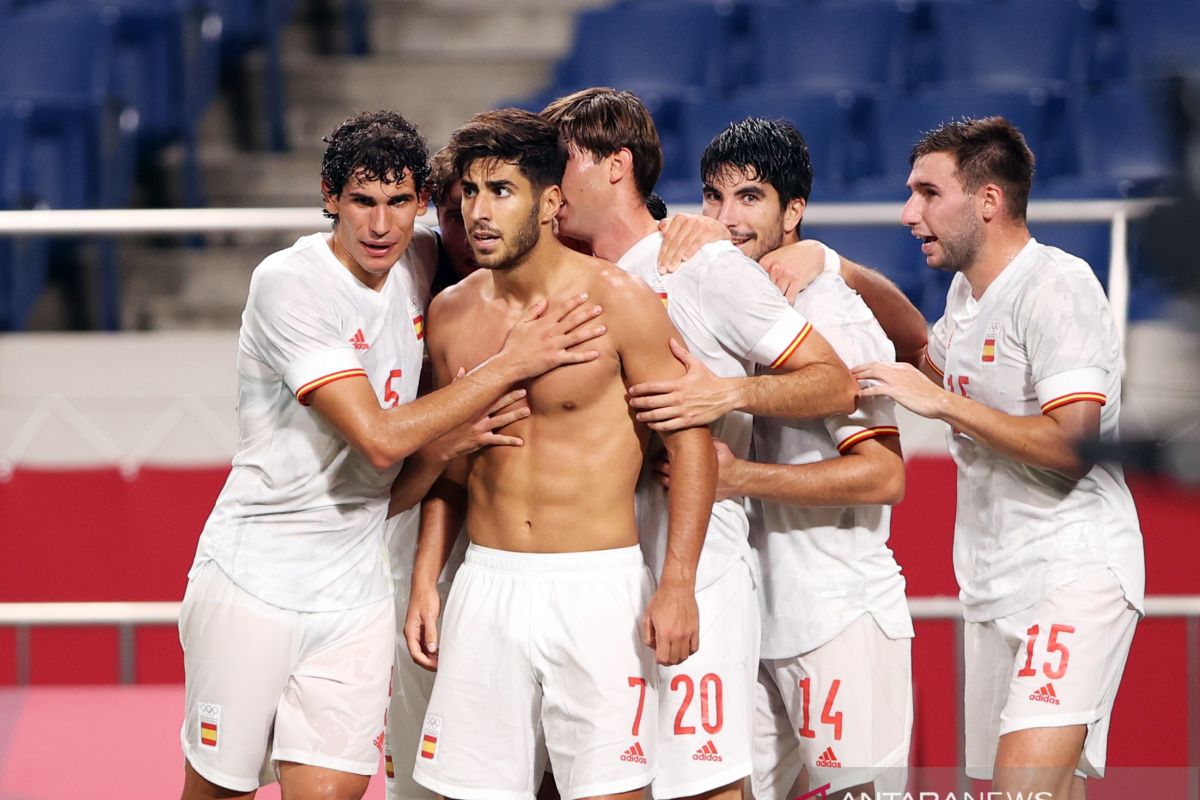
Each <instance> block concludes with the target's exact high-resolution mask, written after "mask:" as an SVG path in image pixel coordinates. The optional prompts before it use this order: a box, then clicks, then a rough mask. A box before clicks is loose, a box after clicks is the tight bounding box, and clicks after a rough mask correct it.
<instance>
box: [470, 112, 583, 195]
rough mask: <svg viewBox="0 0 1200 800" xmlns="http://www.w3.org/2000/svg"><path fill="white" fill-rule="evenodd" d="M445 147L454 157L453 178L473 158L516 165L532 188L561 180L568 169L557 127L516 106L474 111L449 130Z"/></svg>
mask: <svg viewBox="0 0 1200 800" xmlns="http://www.w3.org/2000/svg"><path fill="white" fill-rule="evenodd" d="M447 149H448V150H450V152H451V155H452V157H453V164H454V177H455V179H456V180H461V179H462V175H463V173H464V172H465V171H466V169H467V167H468V166H470V165H471V164H472V163H473V162H475V161H479V160H481V159H499V160H500V161H504V162H506V163H509V164H514V165H516V167H517V169H519V170H520V171H521V174H522V175H524V176H525V178H526V180H528V181H529V182H530V184H532V185H533V190H534V192H541V191H542V190H543V189H545V188H546V187H548V186H558V185H559V184H561V183H562V179H563V173H564V172H565V171H566V169H567V148H566V145H564V144H563V142H562V140H561V139H560V138H559V136H558V129H557V128H555V127H554V126H553V125H551V124H550V123H549V122H547V121H546V120H544V119H542V118H541V117H540V116H538V115H537V114H534V113H532V112H529V111H524V110H522V109H519V108H502V109H500V110H499V111H484V112H483V113H481V114H476V115H475V116H474V117H472V118H471V121H470V122H468V123H467V124H466V125H463V126H462V127H461V128H459V129H458V130H456V131H454V133H452V134H450V144H449V145H447Z"/></svg>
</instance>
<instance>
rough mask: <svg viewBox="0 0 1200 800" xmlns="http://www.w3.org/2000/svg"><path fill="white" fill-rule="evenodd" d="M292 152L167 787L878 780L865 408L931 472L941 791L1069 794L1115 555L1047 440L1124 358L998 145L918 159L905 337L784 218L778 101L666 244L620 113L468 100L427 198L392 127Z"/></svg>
mask: <svg viewBox="0 0 1200 800" xmlns="http://www.w3.org/2000/svg"><path fill="white" fill-rule="evenodd" d="M326 141H327V143H328V148H327V150H326V153H325V157H324V161H323V164H322V169H321V187H322V192H323V196H324V199H325V211H326V214H327V215H328V216H330V217H331V218H332V219H333V227H332V232H330V233H317V234H314V235H312V236H307V237H304V238H301V239H300V240H298V241H297V242H296V244H295V245H293V246H292V247H290V248H288V249H286V250H283V251H281V252H279V253H275V254H274V255H272V256H269V257H268V258H267V259H266V260H265V261H263V263H262V264H260V265H259V267H258V268H257V269H256V270H255V272H254V276H253V278H252V280H251V286H250V296H249V299H248V301H247V306H246V311H245V313H244V315H243V318H242V328H241V333H240V338H239V353H238V363H237V369H238V375H239V402H238V413H239V420H240V429H241V446H240V449H239V452H238V454H237V456H236V457H235V459H234V462H233V469H232V471H231V473H230V477H229V479H228V481H227V483H226V486H225V487H224V489H223V490H222V492H221V495H220V497H219V498H218V500H217V504H216V507H215V508H214V510H213V513H212V515H211V516H210V518H209V520H208V523H207V524H206V526H205V529H204V532H203V533H202V535H201V538H200V543H199V546H198V548H197V556H196V560H195V563H194V565H193V567H192V570H191V572H190V573H189V576H188V577H189V580H188V588H187V592H186V595H185V598H184V607H183V612H182V616H181V620H180V632H181V641H182V643H183V647H184V653H185V668H186V677H187V690H186V691H187V699H186V713H185V719H184V723H183V727H182V731H181V739H182V744H183V749H184V753H185V755H186V758H187V767H186V777H185V784H184V790H183V797H184V798H206V797H251V796H253V794H254V792H255V791H256V790H257V788H258V787H259V786H260V785H262V784H264V783H266V782H269V781H272V780H278V781H279V783H280V784H281V787H282V792H283V796H284V797H285V798H286V799H287V800H297V799H298V800H306V799H307V798H351V799H353V798H358V797H361V796H362V794H363V792H364V791H365V790H366V787H367V782H368V780H369V776H370V775H372V774H374V772H375V771H376V769H377V766H378V758H379V752H380V751H382V752H383V753H384V761H385V769H386V772H387V781H388V793H389V797H391V798H413V799H414V800H416V799H418V798H420V799H421V800H425V799H426V798H431V797H433V796H435V795H442V796H445V797H449V798H462V800H471V799H472V798H478V800H529V799H530V798H532V797H534V796H535V795H536V794H537V793H538V791H539V788H543V789H546V788H550V787H553V788H554V789H556V790H557V792H558V794H559V795H560V796H561V797H562V798H563V800H578V799H579V798H592V797H628V798H631V799H632V798H634V797H638V796H641V795H643V794H644V793H645V792H647V791H648V792H650V793H651V794H652V796H653V797H654V798H656V800H666V799H668V798H701V797H703V798H717V797H720V798H729V800H734V798H741V797H744V796H747V795H751V794H752V795H753V796H754V797H755V798H759V799H760V800H790V799H791V798H794V797H797V796H800V795H804V794H806V793H809V794H810V795H812V796H817V795H816V793H818V792H825V793H826V794H827V795H828V796H833V797H838V798H843V797H852V798H860V797H875V796H876V794H877V793H879V792H884V791H901V790H902V789H903V779H904V770H903V767H904V766H905V765H906V764H907V761H908V752H909V737H910V731H911V727H912V680H911V666H910V642H911V639H912V636H913V627H912V622H911V619H910V617H909V614H908V610H907V604H906V602H905V594H904V585H905V584H904V578H903V576H902V574H901V570H900V567H899V566H898V565H897V563H896V561H895V559H894V558H893V556H892V552H891V550H890V549H889V548H888V546H887V540H888V535H889V528H890V506H891V505H893V504H895V503H897V502H899V501H900V500H901V499H902V498H903V496H904V494H905V478H904V463H903V458H902V454H901V450H900V439H899V430H898V428H897V425H896V416H895V404H896V403H899V404H901V405H903V406H905V407H906V408H908V409H909V410H911V411H913V412H915V413H917V414H919V415H922V416H926V417H930V418H935V419H941V420H944V421H946V422H948V423H949V424H950V433H949V439H950V447H951V452H952V455H953V456H954V459H955V461H956V463H957V464H958V467H959V486H958V513H957V519H956V530H955V547H954V561H955V570H956V574H957V577H958V580H959V584H960V587H961V590H962V592H961V596H962V600H963V602H964V606H965V614H966V620H967V627H966V641H965V644H966V654H965V656H966V666H967V668H966V681H967V682H966V697H965V703H966V721H967V728H968V730H967V752H966V764H967V771H968V774H970V775H971V776H972V777H977V778H983V779H991V780H992V781H993V788H994V789H995V790H997V791H1001V792H1009V793H1011V794H1012V796H1016V793H1017V792H1023V793H1025V796H1034V795H1038V796H1041V797H1054V798H1082V797H1083V796H1084V787H1085V781H1084V778H1085V777H1087V776H1102V775H1103V771H1104V763H1105V743H1106V739H1107V726H1108V720H1109V717H1110V715H1111V710H1112V706H1113V701H1114V699H1115V695H1116V690H1117V686H1118V684H1119V682H1120V678H1121V673H1122V671H1123V668H1124V663H1125V659H1126V657H1127V655H1128V651H1129V646H1130V643H1131V640H1132V635H1133V629H1134V626H1135V624H1136V622H1137V620H1138V618H1139V617H1140V615H1141V613H1142V611H1141V606H1142V591H1143V568H1142V548H1141V535H1140V532H1139V529H1138V522H1137V516H1136V511H1135V510H1134V507H1133V503H1132V499H1131V497H1130V494H1129V491H1128V489H1127V488H1126V487H1125V484H1124V480H1123V478H1122V475H1121V472H1120V469H1119V468H1118V467H1115V466H1113V465H1109V464H1092V463H1088V462H1086V461H1084V460H1083V459H1082V457H1081V456H1080V455H1079V454H1078V452H1077V448H1076V444H1077V443H1078V442H1080V441H1083V440H1087V439H1094V438H1100V439H1113V438H1115V437H1116V435H1117V431H1116V422H1117V417H1118V414H1119V390H1120V379H1121V359H1120V344H1119V342H1118V340H1117V336H1116V329H1115V327H1114V324H1113V319H1112V314H1111V311H1110V310H1109V307H1108V305H1107V301H1106V300H1105V298H1104V295H1103V292H1102V290H1101V288H1100V286H1099V284H1098V283H1097V281H1096V279H1095V277H1094V275H1093V273H1092V271H1091V270H1090V268H1089V267H1088V265H1087V264H1085V263H1084V262H1082V261H1080V260H1079V259H1077V258H1075V257H1073V256H1071V255H1069V254H1067V253H1064V252H1063V251H1061V250H1057V249H1055V248H1053V247H1050V246H1047V245H1043V244H1041V243H1038V242H1036V241H1035V240H1033V239H1032V238H1031V237H1030V236H1029V233H1028V231H1027V229H1026V226H1025V211H1026V205H1027V202H1028V196H1029V190H1030V185H1031V182H1032V177H1033V156H1032V154H1031V153H1030V152H1029V149H1028V148H1027V146H1026V145H1025V142H1024V139H1023V138H1022V136H1021V134H1020V132H1019V131H1017V130H1016V129H1015V128H1013V127H1012V126H1011V125H1010V124H1009V123H1007V122H1006V121H1004V120H1003V119H1001V118H996V117H993V118H988V119H982V120H962V121H958V122H952V123H947V124H944V125H942V126H941V127H940V128H938V129H937V130H935V131H932V132H930V133H928V134H927V135H925V136H923V137H922V138H921V140H920V141H919V142H917V143H915V146H914V149H913V154H912V159H911V162H912V172H911V175H910V178H909V181H908V186H909V189H910V192H911V194H910V198H909V200H908V202H907V203H906V205H905V208H904V213H903V216H902V219H901V221H902V222H903V224H905V225H907V226H908V227H909V228H910V229H911V230H912V232H913V234H914V236H916V237H917V238H918V239H920V248H921V250H922V252H923V253H924V255H925V257H926V259H927V261H928V264H929V266H931V267H932V268H935V269H940V270H947V271H952V272H954V273H955V276H954V280H953V282H952V284H951V288H950V291H949V296H948V301H947V306H946V313H945V315H944V316H943V317H942V319H940V320H938V321H937V322H936V324H935V325H934V326H933V329H932V333H927V328H926V325H925V321H924V320H923V319H922V318H921V317H920V315H919V313H918V312H917V311H916V310H915V309H914V308H913V307H912V305H911V304H910V303H908V302H907V301H906V300H905V299H904V297H903V295H902V294H900V292H899V291H898V290H897V289H896V288H895V287H894V286H893V285H891V284H890V283H889V282H888V281H887V280H886V279H885V278H883V277H882V276H881V275H879V274H878V273H876V272H874V271H872V270H869V269H866V268H864V267H862V266H860V265H857V264H854V263H853V262H850V261H847V260H846V259H844V258H842V257H840V256H839V255H838V254H837V253H835V252H833V251H832V250H830V249H828V248H826V247H825V246H824V245H821V244H820V243H818V242H812V241H807V240H802V239H801V228H802V221H803V216H804V211H805V207H806V204H807V201H808V197H809V192H810V190H811V186H812V180H813V175H812V168H811V162H810V159H809V154H808V150H807V146H806V145H805V142H804V139H803V137H802V135H801V134H800V132H799V131H798V130H797V129H796V128H795V127H794V126H792V125H791V124H790V123H788V122H785V121H778V120H765V119H747V120H743V121H740V122H734V123H732V124H731V125H730V126H729V127H728V128H727V129H725V130H724V131H722V132H721V133H720V134H719V135H718V136H717V137H716V138H715V139H714V140H713V141H712V143H711V144H710V145H709V147H708V149H707V150H706V151H705V153H704V156H703V158H702V162H701V176H702V179H703V196H702V200H703V202H702V209H703V216H702V217H699V218H697V217H679V216H677V217H673V218H670V219H668V220H666V221H664V222H662V223H660V222H659V221H658V219H656V217H657V216H660V215H659V214H656V213H653V206H654V204H655V201H656V198H654V196H653V195H652V191H653V189H654V186H655V183H656V182H657V180H658V177H659V174H660V172H661V169H662V153H661V148H660V145H659V140H658V134H657V132H656V130H655V127H654V123H653V120H652V119H651V117H650V115H649V113H648V112H647V111H646V108H645V107H644V106H643V104H642V103H641V102H640V101H639V100H638V98H637V97H636V96H635V95H633V94H632V93H629V92H622V91H616V90H612V89H589V90H585V91H582V92H577V93H575V94H572V95H570V96H567V97H564V98H560V99H559V100H556V101H555V102H553V103H551V104H550V106H548V107H547V108H546V109H545V110H544V111H543V112H542V113H540V114H533V113H529V112H524V111H519V110H515V109H507V110H502V111H492V112H485V113H482V114H479V115H476V116H475V117H474V118H473V119H472V120H471V121H470V122H468V123H467V124H465V125H464V126H462V127H461V128H459V129H458V130H456V131H455V132H454V134H453V135H452V137H451V140H450V143H449V145H448V146H447V147H446V148H445V149H444V150H443V151H441V152H439V153H438V154H437V155H436V156H435V157H434V159H433V165H432V179H431V166H430V164H429V159H428V157H427V153H426V149H425V145H424V142H423V140H422V139H421V137H420V135H419V134H418V133H417V131H416V130H415V129H414V128H413V127H412V126H411V125H410V124H409V123H408V122H406V121H405V120H404V119H403V118H402V117H401V116H399V115H398V114H395V113H392V112H375V113H368V114H360V115H358V116H356V117H353V118H351V119H349V120H347V121H346V122H345V123H344V124H343V125H342V126H340V127H339V128H338V129H337V130H336V131H334V132H333V133H332V134H331V135H330V136H329V137H328V138H327V140H326ZM430 193H431V194H432V197H433V198H434V201H435V204H436V205H437V210H438V217H439V222H440V226H439V227H440V233H435V232H433V231H430V230H428V229H426V228H424V227H423V226H419V225H416V224H415V220H416V217H417V216H418V215H419V213H420V212H421V211H422V210H423V208H424V206H425V202H426V198H427V197H428V196H430ZM660 228H662V229H664V230H665V234H664V233H662V232H660ZM915 246H917V245H916V243H914V247H915ZM756 262H758V263H756ZM435 286H436V287H437V288H438V289H439V290H440V291H439V292H437V293H436V296H433V295H434V291H433V287H435ZM426 354H427V360H428V364H429V366H430V367H431V377H430V378H429V380H428V381H427V383H428V385H422V379H421V376H422V362H423V358H425V356H426ZM897 354H899V355H900V358H901V359H902V360H901V361H897V360H896V355H897ZM396 514H400V518H399V521H398V523H397V524H396V525H395V530H396V533H395V535H394V536H392V537H391V538H390V539H388V537H385V524H386V523H385V518H386V517H387V516H389V515H396ZM389 562H390V565H391V572H392V575H389V574H388V572H389V566H388V565H389ZM422 667H423V668H425V669H426V670H435V671H436V672H435V673H432V672H425V671H423V670H422V669H421V668H422ZM389 677H390V680H389ZM389 692H390V697H391V699H390V706H389V701H388V695H389ZM385 711H386V715H385ZM385 716H386V731H385V730H384V727H385ZM377 748H378V749H377ZM410 776H411V777H410ZM1039 793H1040V794H1039Z"/></svg>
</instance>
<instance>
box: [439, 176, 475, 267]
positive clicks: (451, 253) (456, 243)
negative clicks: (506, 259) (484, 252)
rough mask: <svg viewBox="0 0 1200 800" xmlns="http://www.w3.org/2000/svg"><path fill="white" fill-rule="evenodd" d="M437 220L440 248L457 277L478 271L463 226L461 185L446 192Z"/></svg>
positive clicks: (454, 186) (465, 227) (456, 185)
mask: <svg viewBox="0 0 1200 800" xmlns="http://www.w3.org/2000/svg"><path fill="white" fill-rule="evenodd" d="M437 218H438V227H440V228H441V229H442V247H444V248H445V250H446V255H447V256H448V257H449V259H450V266H451V267H453V268H454V272H455V274H457V275H458V277H460V278H465V277H467V276H468V275H470V274H471V273H472V272H474V271H475V270H477V269H479V265H478V264H476V263H475V254H474V253H473V252H472V251H471V241H470V239H468V238H467V226H466V225H464V224H463V212H462V184H461V183H458V182H455V184H454V185H453V186H452V187H450V191H448V192H446V202H444V203H442V205H440V206H438V209H437Z"/></svg>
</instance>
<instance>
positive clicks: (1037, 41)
mask: <svg viewBox="0 0 1200 800" xmlns="http://www.w3.org/2000/svg"><path fill="white" fill-rule="evenodd" d="M933 12H934V13H933V24H934V27H935V29H936V31H937V38H938V41H939V43H940V45H939V47H938V50H939V52H940V53H941V55H942V63H941V68H942V77H943V79H944V80H946V81H949V82H952V83H968V84H972V85H975V86H978V87H990V88H1019V87H1027V86H1046V85H1052V84H1064V85H1065V84H1069V83H1076V82H1083V81H1085V80H1086V79H1087V69H1088V49H1087V48H1088V46H1089V44H1090V34H1091V30H1090V29H1091V25H1092V17H1091V15H1090V13H1089V12H1088V11H1087V10H1085V9H1084V8H1083V7H1082V6H1081V5H1080V4H1079V3H1077V2H1070V1H1069V0H994V1H993V2H986V3H965V2H943V3H937V4H936V5H934V7H933Z"/></svg>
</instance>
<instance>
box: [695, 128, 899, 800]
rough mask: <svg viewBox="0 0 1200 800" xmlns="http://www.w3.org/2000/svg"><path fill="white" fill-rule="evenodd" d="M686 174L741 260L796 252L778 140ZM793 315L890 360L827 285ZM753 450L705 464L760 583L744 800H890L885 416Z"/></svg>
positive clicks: (875, 406)
mask: <svg viewBox="0 0 1200 800" xmlns="http://www.w3.org/2000/svg"><path fill="white" fill-rule="evenodd" d="M700 174H701V176H702V177H703V180H704V202H703V206H702V208H703V212H704V214H706V215H708V216H710V217H713V218H714V219H719V220H720V221H721V222H722V223H724V224H725V225H726V226H727V227H728V228H729V230H730V231H731V232H732V233H733V235H734V237H735V241H738V242H739V246H740V247H741V248H742V251H743V252H745V253H746V254H747V255H749V256H751V257H754V258H757V257H759V256H761V255H762V254H763V253H764V252H765V251H766V250H768V249H774V248H775V247H777V246H779V245H780V244H783V245H787V244H791V243H794V242H796V241H799V232H800V223H801V220H802V219H803V216H804V208H805V205H806V202H807V200H808V195H809V190H810V188H811V186H812V165H811V161H810V160H809V156H808V147H807V145H806V144H805V142H804V138H803V137H802V136H801V135H800V132H799V131H797V130H796V128H795V127H794V126H793V125H791V124H790V123H787V122H781V121H770V120H765V119H747V120H743V121H741V122H737V123H734V124H732V125H730V126H729V127H728V128H726V129H725V130H724V131H722V132H721V133H720V134H718V135H717V136H716V138H714V139H713V140H712V142H711V143H710V144H709V146H708V148H707V149H706V150H705V151H704V155H703V156H702V157H701V160H700ZM827 256H828V257H829V258H831V259H837V254H836V253H833V252H832V251H828V252H827ZM794 305H795V307H796V309H797V310H798V311H800V313H801V314H803V315H804V316H805V317H806V318H807V319H808V320H809V321H811V322H812V323H813V326H814V327H815V328H816V329H817V330H818V331H820V332H821V333H822V335H824V336H825V338H826V339H828V340H829V343H830V344H831V345H833V347H834V349H835V350H836V351H837V353H838V355H839V356H841V358H842V359H844V360H845V361H846V363H849V364H861V363H863V362H864V361H892V360H893V349H892V345H891V342H889V341H888V340H887V338H886V337H885V336H884V334H883V330H882V329H881V328H880V327H879V325H878V323H877V322H876V321H875V318H874V317H873V316H872V315H871V312H870V311H869V310H868V309H867V307H866V306H865V304H864V303H863V301H862V299H861V298H859V296H858V295H856V294H855V293H854V292H852V291H851V290H850V289H849V288H848V287H847V286H846V284H845V283H844V282H843V281H842V279H841V278H839V277H836V276H835V275H833V274H831V273H829V272H827V273H825V274H822V275H820V276H818V277H817V279H816V280H815V281H813V282H812V283H811V284H809V286H808V287H807V288H806V289H804V291H802V292H800V293H799V296H798V297H797V298H796V300H795V303H794ZM918 316H919V315H918ZM754 444H755V461H746V460H743V459H739V458H734V457H733V455H732V453H730V452H728V451H727V450H723V451H722V452H720V453H719V455H718V460H719V462H720V466H721V476H720V482H719V487H718V496H722V495H723V494H733V495H738V496H746V497H752V498H754V499H755V501H756V506H757V513H756V514H754V515H753V516H752V522H751V527H750V543H751V545H752V546H753V548H754V552H755V555H756V556H757V557H758V563H759V571H760V574H761V575H762V583H761V584H760V587H759V599H760V602H761V607H762V613H763V637H762V665H761V667H760V669H759V677H758V681H759V686H758V690H759V694H758V717H757V719H756V724H755V731H754V737H755V748H754V796H755V797H756V798H758V800H788V799H789V798H792V797H795V796H797V795H799V794H804V793H805V792H807V791H809V789H810V788H812V787H817V786H824V785H828V786H829V796H830V797H837V798H844V797H847V796H850V797H853V798H855V799H856V800H857V798H859V797H863V796H866V797H872V798H873V797H875V791H876V790H877V789H878V790H891V789H895V790H896V791H901V792H902V791H903V780H902V779H901V778H902V775H903V767H904V765H905V764H907V760H908V744H909V735H910V732H911V727H912V680H911V666H910V660H911V658H910V641H909V640H910V639H911V638H912V635H913V627H912V620H911V619H910V618H909V614H908V606H907V604H906V602H905V597H904V578H903V576H902V575H901V574H900V567H899V566H897V564H896V560H895V558H894V557H893V556H892V552H891V550H890V549H888V546H887V540H888V533H889V529H890V521H891V509H890V507H889V504H892V503H897V502H899V501H900V499H901V498H902V496H903V494H904V461H903V458H902V457H901V454H900V436H899V431H898V429H897V427H896V419H895V413H894V404H893V402H892V401H891V400H890V399H888V398H871V399H869V400H863V401H862V402H860V403H859V406H858V408H857V409H856V410H855V412H854V413H853V414H846V415H839V416H836V417H830V418H828V419H824V420H782V419H772V418H770V417H758V418H756V419H755V420H754ZM885 771H886V772H887V774H886V776H885Z"/></svg>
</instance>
